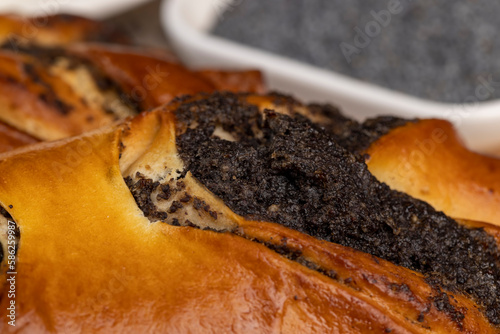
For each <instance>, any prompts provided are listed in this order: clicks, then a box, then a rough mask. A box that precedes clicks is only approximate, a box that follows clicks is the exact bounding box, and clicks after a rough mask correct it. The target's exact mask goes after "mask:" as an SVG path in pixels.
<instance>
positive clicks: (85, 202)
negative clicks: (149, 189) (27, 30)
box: [0, 110, 495, 333]
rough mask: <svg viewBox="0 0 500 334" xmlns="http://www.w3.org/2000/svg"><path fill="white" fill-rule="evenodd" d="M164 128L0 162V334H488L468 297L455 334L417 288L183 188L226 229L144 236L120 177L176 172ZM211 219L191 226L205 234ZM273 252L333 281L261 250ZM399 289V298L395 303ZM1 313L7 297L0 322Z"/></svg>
mask: <svg viewBox="0 0 500 334" xmlns="http://www.w3.org/2000/svg"><path fill="white" fill-rule="evenodd" d="M174 122H175V119H174V118H173V115H172V114H169V113H167V112H165V111H161V110H157V111H154V112H150V113H144V114H141V115H140V116H139V117H138V118H136V119H134V120H133V121H131V122H125V123H124V124H122V125H120V126H118V127H114V128H113V127H109V128H106V129H102V130H100V131H97V132H94V133H93V134H86V135H83V136H81V137H78V138H73V139H67V140H64V141H61V142H56V143H44V144H39V145H37V146H36V147H34V148H31V149H26V150H25V152H24V153H23V154H12V153H10V154H4V155H3V156H1V161H0V203H1V204H2V206H3V207H5V208H9V205H11V206H12V207H11V208H10V209H8V210H9V213H10V214H11V215H12V216H13V218H14V219H15V220H16V221H17V223H18V224H19V226H20V228H21V247H20V248H19V252H18V268H17V272H18V274H17V277H16V284H17V289H18V291H19V294H18V295H17V297H16V304H17V305H18V307H19V308H18V309H17V317H18V320H19V322H18V323H17V325H16V327H15V328H13V327H9V326H8V325H7V324H6V323H5V322H4V327H3V328H2V329H3V331H12V330H16V331H19V332H26V333H32V332H49V331H58V332H68V331H71V332H79V331H82V330H83V331H86V332H103V333H109V332H119V333H125V332H130V333H132V332H148V331H149V332H214V333H219V332H248V331H258V332H261V333H272V332H332V331H337V332H349V333H371V332H383V331H387V330H389V329H390V330H391V332H393V333H427V332H429V327H430V329H431V330H433V331H435V332H442V333H454V332H456V333H461V332H470V333H494V332H495V329H493V328H492V327H491V326H490V325H489V323H488V322H487V320H486V319H485V317H484V316H483V315H482V314H481V313H480V312H479V311H478V309H477V305H475V304H474V303H473V302H471V301H470V300H468V299H466V298H465V297H463V296H460V295H454V297H455V298H454V299H452V303H453V305H454V306H456V307H463V308H464V310H465V318H464V321H463V322H462V324H463V328H462V329H461V328H459V326H458V325H457V324H456V323H455V322H453V321H452V320H451V319H450V318H449V317H448V316H447V315H446V314H445V313H443V312H439V311H438V310H436V309H435V307H434V306H433V305H432V303H430V302H429V299H428V298H429V297H430V296H431V295H432V293H433V292H432V291H431V290H432V289H431V288H430V287H429V286H428V285H427V284H426V283H425V282H424V280H423V278H422V276H421V275H419V274H417V273H415V272H412V271H410V270H407V269H403V268H399V267H396V266H394V265H392V264H390V263H388V262H386V261H383V260H380V259H376V258H374V257H372V256H370V255H367V254H363V253H360V252H357V251H354V250H352V249H349V248H346V247H342V246H338V245H335V244H329V243H326V242H323V241H319V240H317V239H314V238H312V237H308V236H305V235H303V234H301V233H299V232H295V231H291V230H289V229H286V228H284V227H282V226H279V225H276V224H270V223H262V222H252V221H248V220H245V219H243V218H242V217H240V216H237V215H236V214H234V213H232V212H231V211H230V210H229V209H228V208H227V207H226V206H225V205H224V203H222V202H221V201H220V200H219V199H217V198H216V197H215V196H213V195H212V194H211V193H210V192H209V191H208V190H206V189H204V188H203V187H202V186H201V185H199V184H198V183H197V181H196V180H195V179H194V178H192V177H191V178H187V181H186V182H187V185H186V186H187V187H191V188H190V189H193V191H195V192H196V194H197V195H199V196H201V197H202V198H203V200H206V201H210V206H211V207H213V208H214V209H215V210H217V212H219V213H221V214H222V216H224V217H225V219H226V220H227V221H230V222H232V224H230V225H225V226H222V225H219V226H220V227H221V228H223V229H225V230H226V231H228V232H218V233H217V232H213V231H210V230H200V229H198V228H194V227H178V226H171V225H168V224H165V223H161V222H155V223H150V222H149V220H148V219H147V218H145V217H144V216H143V214H142V212H141V210H140V209H139V208H138V207H137V204H136V203H135V201H134V198H133V197H132V195H131V193H130V191H129V189H128V188H127V186H126V185H125V182H124V181H123V176H125V175H126V174H127V173H133V172H134V171H136V170H143V171H144V172H145V173H146V172H148V170H149V171H150V172H149V173H150V174H151V176H156V177H159V176H161V175H160V174H161V171H160V170H159V169H158V168H156V167H157V166H155V165H151V164H152V163H155V164H158V165H160V166H161V165H162V164H167V166H166V167H171V168H173V169H176V168H177V167H179V166H178V165H177V164H179V163H180V160H179V158H178V157H177V155H176V152H175V124H174ZM120 142H122V143H123V145H124V146H125V147H124V148H123V147H122V146H121V145H120ZM120 153H121V154H122V159H119V156H120ZM173 172H174V173H175V171H173ZM27 194H36V196H27ZM219 217H220V216H219ZM208 219H209V218H208V217H207V218H203V219H202V221H204V222H205V223H210V224H212V223H213V222H211V221H208ZM215 221H216V222H215V223H214V224H216V223H217V221H218V219H215ZM214 226H217V225H214ZM283 238H286V240H287V245H288V247H290V248H291V249H299V250H301V251H302V252H303V256H304V257H305V258H306V259H308V260H309V261H311V262H313V263H316V264H319V265H321V267H322V270H323V271H334V272H335V273H337V276H335V275H330V276H328V275H325V274H322V273H320V272H319V271H316V270H312V269H310V268H308V267H307V266H305V265H303V264H301V263H299V262H297V261H292V260H289V259H287V258H285V257H283V256H282V255H279V254H278V253H276V252H274V251H273V250H272V249H271V248H270V247H269V246H266V244H265V243H267V244H272V243H275V244H281V240H283ZM332 277H333V278H332ZM402 284H405V285H406V287H407V288H408V289H406V288H405V289H401V290H398V289H394V287H396V286H401V285H402ZM391 287H392V288H391ZM4 291H5V290H4ZM450 295H452V294H451V293H450ZM7 302H8V300H7V298H5V294H4V295H3V296H2V305H1V306H0V307H1V311H0V312H2V313H3V314H2V319H3V321H6V317H5V310H6V305H7V304H6V303H7ZM421 313H422V314H423V315H422V317H420V314H421Z"/></svg>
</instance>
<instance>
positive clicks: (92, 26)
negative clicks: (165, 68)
mask: <svg viewBox="0 0 500 334" xmlns="http://www.w3.org/2000/svg"><path fill="white" fill-rule="evenodd" d="M82 41H103V42H104V41H106V42H111V43H128V42H129V39H128V38H127V37H126V35H125V34H123V33H122V32H120V31H119V30H117V29H116V28H114V27H111V26H108V25H106V24H104V23H101V22H97V21H93V20H90V19H86V18H83V17H78V16H74V15H67V14H60V15H51V16H40V17H32V18H27V17H23V16H18V15H9V14H6V15H0V44H4V43H8V44H12V43H21V44H31V43H34V44H40V45H45V46H59V45H66V44H70V43H74V42H82Z"/></svg>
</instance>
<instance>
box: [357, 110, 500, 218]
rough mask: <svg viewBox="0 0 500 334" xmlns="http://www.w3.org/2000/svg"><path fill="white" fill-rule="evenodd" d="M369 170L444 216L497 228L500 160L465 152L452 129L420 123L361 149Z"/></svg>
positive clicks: (439, 122)
mask: <svg viewBox="0 0 500 334" xmlns="http://www.w3.org/2000/svg"><path fill="white" fill-rule="evenodd" d="M366 153H367V154H368V155H369V156H370V158H369V159H368V161H367V164H368V168H369V170H370V172H371V173H372V174H373V175H375V177H377V178H378V179H379V180H381V181H383V182H385V183H387V184H388V185H389V186H390V187H391V188H394V189H397V190H400V191H403V192H406V193H408V194H410V195H411V196H413V197H416V198H419V199H422V200H424V201H426V202H428V203H430V204H431V205H433V206H434V207H435V208H436V209H438V210H442V211H443V212H445V213H446V214H447V215H449V216H451V217H455V218H462V219H468V220H475V221H483V222H489V223H492V224H496V225H500V210H499V208H500V160H499V159H496V158H493V157H487V156H484V155H480V154H477V153H474V152H471V151H469V150H468V149H467V148H465V147H464V145H463V144H462V142H461V141H460V139H459V138H458V137H457V134H456V132H455V130H454V129H453V126H452V125H451V124H450V123H449V122H446V121H442V120H421V121H418V122H416V123H408V124H407V125H406V126H403V127H399V128H396V129H394V130H392V131H391V132H390V133H389V134H387V135H385V136H383V137H382V138H380V139H379V140H377V141H376V142H374V143H373V144H372V145H371V147H370V148H369V149H368V150H367V151H366Z"/></svg>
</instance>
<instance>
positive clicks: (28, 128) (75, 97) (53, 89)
mask: <svg viewBox="0 0 500 334" xmlns="http://www.w3.org/2000/svg"><path fill="white" fill-rule="evenodd" d="M79 84H82V82H79ZM96 94H98V93H96ZM0 106H1V107H0V120H1V121H3V122H5V123H7V124H9V125H11V126H13V127H15V128H17V129H19V130H21V131H23V132H26V133H28V134H30V135H31V136H33V137H35V138H38V139H41V140H54V139H59V138H65V137H69V136H73V135H77V134H80V133H83V132H85V131H89V130H91V129H95V128H97V127H99V126H103V125H106V124H110V123H111V122H113V121H114V117H113V116H112V115H109V114H107V113H106V112H105V111H104V110H102V109H97V108H92V107H89V106H88V104H87V103H85V101H84V99H83V97H82V96H81V95H79V94H78V93H77V92H76V91H75V90H74V89H73V87H72V86H71V85H70V84H69V83H68V82H67V81H66V80H64V78H63V77H62V76H61V75H57V74H53V73H50V71H48V70H47V69H46V68H44V67H43V66H42V65H41V64H39V63H37V62H36V61H35V60H34V59H33V58H31V57H29V56H25V55H23V54H16V53H13V52H9V51H5V52H1V53H0Z"/></svg>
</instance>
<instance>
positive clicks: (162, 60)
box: [0, 44, 265, 149]
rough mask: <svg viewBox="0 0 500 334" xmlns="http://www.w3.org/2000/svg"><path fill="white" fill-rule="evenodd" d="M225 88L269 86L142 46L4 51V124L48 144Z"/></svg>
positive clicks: (0, 81) (0, 65)
mask: <svg viewBox="0 0 500 334" xmlns="http://www.w3.org/2000/svg"><path fill="white" fill-rule="evenodd" d="M219 89H223V90H227V91H234V92H239V91H247V92H255V93H260V92H263V91H264V90H265V87H264V84H263V79H262V76H261V74H260V72H258V71H217V70H204V71H199V72H195V71H191V70H188V69H187V68H185V67H184V66H183V65H182V64H180V63H179V62H178V61H177V60H176V59H175V58H174V57H173V56H172V55H170V54H168V53H166V52H165V53H161V54H160V53H159V52H156V53H154V54H151V53H150V52H148V51H143V50H142V49H141V48H138V47H130V46H120V45H110V44H72V45H68V46H65V47H64V48H61V47H41V46H39V45H33V44H30V45H16V46H15V47H12V46H11V45H10V44H4V45H3V47H2V49H0V121H1V122H3V123H5V124H8V125H9V126H11V127H12V128H14V129H17V130H18V131H19V132H22V133H24V134H25V135H27V136H30V137H33V138H36V139H38V140H42V141H43V140H56V139H61V138H66V137H70V136H74V135H78V134H81V133H83V132H86V131H90V130H93V129H97V128H99V127H101V126H106V125H109V124H112V123H113V122H115V121H118V120H122V119H124V118H126V117H128V116H133V115H136V114H138V113H139V110H148V109H151V108H154V107H157V106H159V105H161V104H163V103H167V102H170V101H171V100H172V99H173V98H175V97H176V96H180V95H185V94H195V93H199V92H212V91H215V90H219ZM9 138H10V137H9ZM9 140H10V139H9ZM13 140H14V139H12V140H10V142H12V141H13ZM15 143H16V144H18V145H17V146H22V145H23V144H24V143H23V142H19V141H17V142H15ZM2 146H3V147H5V148H7V147H10V146H11V145H8V144H7V142H6V143H5V144H2V143H0V149H1V148H2Z"/></svg>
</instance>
